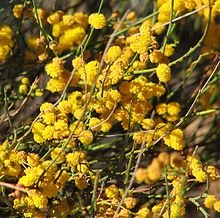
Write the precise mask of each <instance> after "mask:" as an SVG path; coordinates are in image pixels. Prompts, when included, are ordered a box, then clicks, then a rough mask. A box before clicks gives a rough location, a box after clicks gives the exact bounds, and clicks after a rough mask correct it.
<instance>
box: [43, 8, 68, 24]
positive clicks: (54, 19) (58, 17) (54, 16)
mask: <svg viewBox="0 0 220 218" xmlns="http://www.w3.org/2000/svg"><path fill="white" fill-rule="evenodd" d="M63 14H64V13H63V12H62V11H56V12H55V13H53V14H51V15H50V16H49V17H48V18H47V22H48V23H49V24H51V25H54V24H56V23H58V22H60V20H61V18H62V16H63Z"/></svg>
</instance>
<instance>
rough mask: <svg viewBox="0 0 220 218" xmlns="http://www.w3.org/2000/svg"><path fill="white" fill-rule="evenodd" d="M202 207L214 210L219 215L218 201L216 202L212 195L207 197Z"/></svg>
mask: <svg viewBox="0 0 220 218" xmlns="http://www.w3.org/2000/svg"><path fill="white" fill-rule="evenodd" d="M204 205H205V206H206V207H207V208H208V209H214V210H215V211H217V212H219V213H220V200H218V199H217V198H216V197H215V196H214V195H208V196H207V197H206V198H205V201H204Z"/></svg>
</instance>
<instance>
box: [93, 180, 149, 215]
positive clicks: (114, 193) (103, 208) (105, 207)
mask: <svg viewBox="0 0 220 218" xmlns="http://www.w3.org/2000/svg"><path fill="white" fill-rule="evenodd" d="M122 197H123V192H122V190H121V189H118V187H117V186H116V185H115V184H113V185H110V186H108V187H107V188H106V189H105V193H103V195H102V196H101V198H100V200H99V202H98V208H97V209H98V217H101V218H104V217H113V216H114V214H115V211H116V209H117V206H118V205H119V203H120V201H121V198H122ZM105 201H108V202H109V204H105V203H104V202H105ZM136 204H137V199H136V198H134V197H132V196H127V197H125V199H124V201H123V207H122V209H120V211H119V213H118V217H124V218H129V217H131V214H132V211H131V210H132V209H133V208H134V207H135V206H136ZM143 214H147V215H150V210H149V209H148V208H147V207H145V208H142V209H140V210H139V211H138V212H137V216H135V217H136V218H140V217H142V216H141V215H143Z"/></svg>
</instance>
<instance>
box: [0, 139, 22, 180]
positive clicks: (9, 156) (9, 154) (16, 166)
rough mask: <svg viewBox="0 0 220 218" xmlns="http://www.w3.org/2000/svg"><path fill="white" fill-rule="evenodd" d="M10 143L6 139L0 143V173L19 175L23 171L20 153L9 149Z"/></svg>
mask: <svg viewBox="0 0 220 218" xmlns="http://www.w3.org/2000/svg"><path fill="white" fill-rule="evenodd" d="M8 146H9V144H8V143H7V141H5V142H4V143H3V144H1V145H0V165H1V168H0V173H1V174H2V175H5V176H12V177H17V176H18V175H19V173H20V172H21V162H20V161H21V160H20V158H19V153H18V152H16V151H14V150H12V151H8Z"/></svg>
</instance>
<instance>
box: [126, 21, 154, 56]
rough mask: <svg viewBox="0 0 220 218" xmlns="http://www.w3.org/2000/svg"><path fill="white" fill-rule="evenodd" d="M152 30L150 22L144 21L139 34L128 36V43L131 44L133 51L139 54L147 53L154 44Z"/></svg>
mask: <svg viewBox="0 0 220 218" xmlns="http://www.w3.org/2000/svg"><path fill="white" fill-rule="evenodd" d="M152 42H153V39H152V31H151V26H150V25H149V24H148V22H146V23H143V24H142V25H141V27H140V29H139V34H134V35H132V36H130V37H127V43H129V44H130V48H131V49H132V51H134V52H137V53H138V54H143V53H146V52H147V51H148V49H149V47H150V45H151V44H152Z"/></svg>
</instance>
